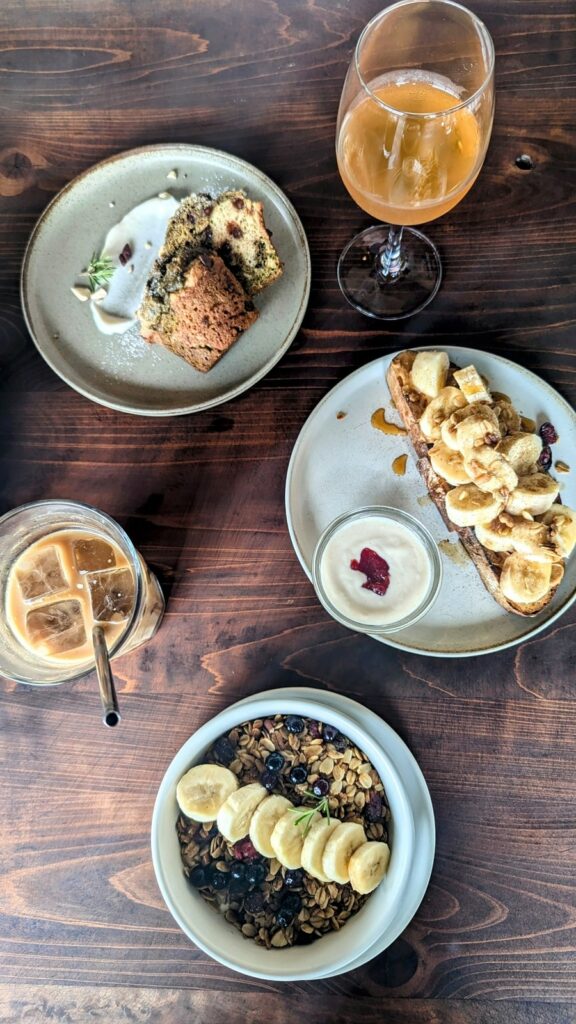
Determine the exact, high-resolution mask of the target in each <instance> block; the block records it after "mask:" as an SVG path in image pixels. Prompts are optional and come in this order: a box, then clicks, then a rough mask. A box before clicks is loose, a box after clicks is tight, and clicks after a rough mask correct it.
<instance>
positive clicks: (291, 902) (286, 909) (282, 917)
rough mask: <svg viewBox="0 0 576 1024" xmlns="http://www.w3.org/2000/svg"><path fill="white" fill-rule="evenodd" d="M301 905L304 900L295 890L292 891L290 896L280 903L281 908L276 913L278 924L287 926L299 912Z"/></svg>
mask: <svg viewBox="0 0 576 1024" xmlns="http://www.w3.org/2000/svg"><path fill="white" fill-rule="evenodd" d="M301 906H302V900H301V899H300V897H299V896H298V895H297V894H296V893H295V892H291V893H289V894H288V896H285V897H284V899H283V900H282V903H281V904H280V909H279V910H278V913H277V914H276V920H277V922H278V924H279V925H280V926H281V927H282V928H286V926H287V925H289V924H290V922H291V921H293V920H294V915H295V914H297V913H298V911H299V910H300V907H301Z"/></svg>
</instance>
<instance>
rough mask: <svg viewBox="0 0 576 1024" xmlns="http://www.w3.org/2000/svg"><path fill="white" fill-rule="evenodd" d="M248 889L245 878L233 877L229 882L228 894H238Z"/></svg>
mask: <svg viewBox="0 0 576 1024" xmlns="http://www.w3.org/2000/svg"><path fill="white" fill-rule="evenodd" d="M247 891H248V883H247V881H246V879H245V878H233V879H232V881H231V882H230V895H231V896H240V895H241V894H242V893H245V892H247Z"/></svg>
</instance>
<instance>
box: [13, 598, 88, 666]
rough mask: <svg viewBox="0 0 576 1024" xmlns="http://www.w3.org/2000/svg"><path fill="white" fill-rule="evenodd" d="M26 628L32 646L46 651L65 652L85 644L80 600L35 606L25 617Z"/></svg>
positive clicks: (52, 652)
mask: <svg viewBox="0 0 576 1024" xmlns="http://www.w3.org/2000/svg"><path fill="white" fill-rule="evenodd" d="M26 628H27V630H28V635H29V637H30V640H31V642H32V644H33V645H34V646H36V645H38V646H40V647H43V648H45V650H46V651H47V653H49V654H64V653H65V652H66V651H72V650H73V649H74V648H75V647H81V646H82V644H84V643H86V630H85V628H84V619H83V617H82V605H81V604H80V602H79V601H74V600H68V601H55V602H54V603H53V604H45V605H44V606H43V607H42V608H34V609H33V610H32V611H29V612H28V614H27V616H26Z"/></svg>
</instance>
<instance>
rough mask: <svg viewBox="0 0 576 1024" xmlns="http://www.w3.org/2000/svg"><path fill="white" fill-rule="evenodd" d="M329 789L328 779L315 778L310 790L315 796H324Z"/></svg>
mask: <svg viewBox="0 0 576 1024" xmlns="http://www.w3.org/2000/svg"><path fill="white" fill-rule="evenodd" d="M329 789H330V783H329V782H328V779H317V781H316V782H315V783H314V785H313V786H312V792H313V793H314V796H317V797H321V796H326V795H327V793H328V790H329Z"/></svg>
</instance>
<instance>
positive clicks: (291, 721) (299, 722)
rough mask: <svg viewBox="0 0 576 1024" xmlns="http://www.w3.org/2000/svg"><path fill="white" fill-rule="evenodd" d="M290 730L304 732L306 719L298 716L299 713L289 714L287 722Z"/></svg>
mask: <svg viewBox="0 0 576 1024" xmlns="http://www.w3.org/2000/svg"><path fill="white" fill-rule="evenodd" d="M285 725H286V728H287V730H288V732H294V733H298V732H303V731H304V719H303V718H298V716H297V715H288V718H287V719H286V722H285Z"/></svg>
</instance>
